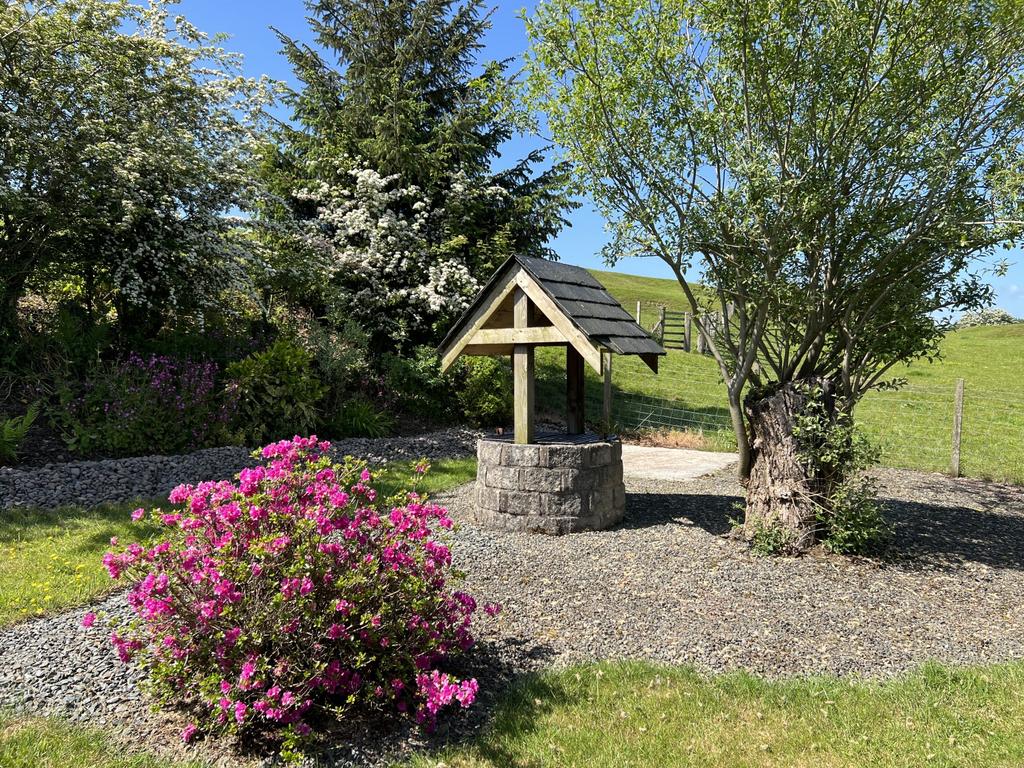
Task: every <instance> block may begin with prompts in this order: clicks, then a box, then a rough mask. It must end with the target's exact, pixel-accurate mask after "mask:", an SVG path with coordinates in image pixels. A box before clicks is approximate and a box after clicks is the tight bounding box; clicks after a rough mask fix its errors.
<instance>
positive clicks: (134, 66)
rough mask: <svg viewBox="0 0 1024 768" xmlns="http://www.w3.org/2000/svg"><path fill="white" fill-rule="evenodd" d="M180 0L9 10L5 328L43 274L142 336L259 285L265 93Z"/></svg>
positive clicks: (3, 174) (3, 35) (2, 105)
mask: <svg viewBox="0 0 1024 768" xmlns="http://www.w3.org/2000/svg"><path fill="white" fill-rule="evenodd" d="M173 4H174V3H173V2H172V1H169V0H153V2H149V3H147V4H146V5H136V4H134V3H132V2H129V0H63V2H59V3H55V2H45V1H43V2H34V1H30V0H10V2H7V3H5V4H4V5H3V6H2V7H0V178H2V181H0V336H2V337H6V338H11V336H12V335H13V334H14V332H15V329H16V307H17V302H18V300H19V298H20V297H21V296H22V295H23V294H24V292H25V291H26V289H27V288H28V287H30V286H32V285H37V286H46V285H52V284H54V283H55V282H59V283H61V284H62V285H64V286H65V287H66V289H69V290H71V291H72V292H77V293H78V295H81V296H83V297H84V299H85V301H86V302H87V303H89V304H90V305H92V304H93V302H97V301H103V302H109V304H110V305H112V306H113V307H115V308H116V310H117V314H118V317H119V320H120V322H121V324H122V326H123V327H124V328H126V329H128V330H130V331H132V332H133V333H135V334H138V335H145V334H149V333H152V332H154V331H155V330H156V329H158V328H159V325H160V323H161V321H162V319H163V317H164V316H165V313H166V312H167V311H168V310H173V309H200V310H201V309H204V308H209V307H211V306H214V305H218V304H220V303H221V302H223V301H224V300H225V297H226V296H227V295H229V294H231V293H233V292H238V291H247V290H248V285H249V277H248V276H249V270H250V262H251V260H252V259H253V258H254V256H253V255H252V254H253V251H252V248H251V247H249V245H248V244H247V242H246V239H244V238H242V237H240V236H239V232H238V228H239V226H240V225H241V224H242V222H243V219H242V218H240V217H239V214H240V212H242V211H244V210H246V209H247V208H250V207H251V205H250V203H251V198H252V196H253V194H254V187H253V183H252V181H251V168H252V167H253V157H254V150H255V147H256V144H255V141H256V139H257V134H256V130H257V126H258V123H259V115H260V114H261V111H262V107H263V106H264V104H265V102H266V101H267V98H268V95H269V91H270V88H269V87H268V85H267V84H266V83H262V82H256V81H252V80H248V79H245V78H243V77H241V76H240V74H239V66H240V64H241V61H240V58H239V57H238V56H237V55H235V54H230V53H226V52H225V51H223V50H222V49H221V48H220V46H219V44H220V40H219V39H216V38H209V37H207V36H206V35H204V34H203V33H201V32H200V31H198V30H197V29H195V28H194V27H193V26H192V25H191V24H189V23H188V22H187V21H186V20H185V19H183V18H181V17H176V16H173V15H172V14H171V7H172V5H173Z"/></svg>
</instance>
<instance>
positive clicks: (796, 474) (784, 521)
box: [744, 381, 821, 553]
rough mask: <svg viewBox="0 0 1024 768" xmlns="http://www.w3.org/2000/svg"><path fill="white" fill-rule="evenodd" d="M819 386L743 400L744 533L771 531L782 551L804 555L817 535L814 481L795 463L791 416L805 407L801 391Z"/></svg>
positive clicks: (801, 385) (798, 385) (797, 385)
mask: <svg viewBox="0 0 1024 768" xmlns="http://www.w3.org/2000/svg"><path fill="white" fill-rule="evenodd" d="M814 384H817V385H819V386H820V384H821V382H816V381H806V382H790V383H788V384H785V385H783V386H782V387H780V388H779V389H777V390H775V391H773V392H772V393H771V394H769V395H767V396H764V397H760V398H755V397H748V398H747V401H746V403H745V406H746V414H747V422H748V424H749V425H750V434H751V459H752V461H751V468H750V479H749V480H748V482H747V508H746V516H745V520H744V534H745V535H746V537H747V538H748V539H750V538H752V537H754V536H755V535H756V534H757V533H758V532H759V531H763V530H766V529H767V530H773V531H776V532H778V533H780V534H781V536H782V537H783V539H784V543H783V545H782V548H783V549H784V550H786V551H789V552H793V553H798V552H804V551H806V550H807V549H809V548H810V547H811V546H813V545H814V543H815V541H816V540H817V534H818V528H819V525H818V512H819V509H818V506H817V504H816V501H817V500H818V499H820V498H821V493H820V491H821V489H820V488H819V487H818V485H819V484H820V481H816V480H815V479H814V478H813V477H811V475H810V472H809V468H808V467H807V465H806V463H805V462H803V461H801V460H800V456H799V445H798V443H797V440H796V438H795V437H793V426H794V422H795V417H796V416H797V415H798V414H799V413H801V412H802V411H803V409H804V406H805V405H806V403H807V397H806V395H805V394H804V392H805V391H806V387H807V386H812V385H814Z"/></svg>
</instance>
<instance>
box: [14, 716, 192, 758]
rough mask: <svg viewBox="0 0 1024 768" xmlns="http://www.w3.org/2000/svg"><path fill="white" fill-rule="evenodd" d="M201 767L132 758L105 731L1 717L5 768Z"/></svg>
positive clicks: (33, 718)
mask: <svg viewBox="0 0 1024 768" xmlns="http://www.w3.org/2000/svg"><path fill="white" fill-rule="evenodd" d="M200 765H201V764H200V763H177V762H174V763H172V762H168V761H167V760H165V759H162V758H156V757H151V756H148V755H130V754H127V753H126V752H125V751H124V749H123V748H121V747H119V746H117V745H115V744H114V743H113V742H112V741H111V740H110V739H109V738H108V737H107V735H106V734H105V733H103V731H101V730H98V729H93V728H81V727H78V726H73V725H69V724H68V723H64V722H62V721H60V720H56V719H44V718H37V717H15V716H5V715H0V766H3V768H199V766H200Z"/></svg>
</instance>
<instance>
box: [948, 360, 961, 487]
mask: <svg viewBox="0 0 1024 768" xmlns="http://www.w3.org/2000/svg"><path fill="white" fill-rule="evenodd" d="M963 425H964V380H963V379H957V380H956V397H955V398H954V400H953V455H952V459H951V460H950V463H949V473H950V474H951V475H952V476H953V477H960V437H961V435H962V433H963Z"/></svg>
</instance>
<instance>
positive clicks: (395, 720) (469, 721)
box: [247, 637, 566, 766]
mask: <svg viewBox="0 0 1024 768" xmlns="http://www.w3.org/2000/svg"><path fill="white" fill-rule="evenodd" d="M553 655H554V651H553V650H552V649H551V647H550V646H548V645H546V644H543V643H537V642H535V641H533V640H532V639H526V638H510V637H503V638H501V639H500V640H498V641H496V642H491V641H481V642H479V643H478V644H477V645H476V646H475V647H474V648H473V649H472V650H470V651H469V652H468V653H467V654H466V655H464V656H462V657H461V658H458V659H455V660H454V661H453V662H452V664H451V665H450V666H449V667H448V668H447V670H446V671H448V672H450V673H451V674H452V675H454V676H455V677H458V678H460V679H468V678H475V679H476V680H477V682H478V683H479V684H480V689H479V693H478V694H477V699H476V702H475V703H474V704H473V705H472V707H470V708H469V709H468V710H465V711H464V710H460V709H458V707H455V706H453V708H451V709H449V710H447V711H446V712H444V713H442V714H441V715H440V716H439V719H438V724H437V729H436V730H435V731H434V732H433V733H430V734H426V733H424V732H423V731H422V730H421V729H420V728H419V726H417V725H416V724H415V723H413V722H412V720H411V718H408V717H400V716H397V715H388V716H381V715H380V714H379V713H378V714H376V715H373V714H371V715H365V716H362V717H360V716H358V715H356V716H349V717H347V718H346V719H345V720H344V721H340V722H331V723H323V724H322V725H321V727H323V729H324V739H323V741H322V743H321V748H320V749H319V751H317V752H316V754H315V757H314V759H313V762H312V764H313V765H316V766H327V765H337V764H342V765H348V764H358V765H362V764H364V763H367V764H374V765H376V764H388V765H391V764H393V763H396V762H397V764H403V763H402V762H401V761H403V760H406V759H407V758H409V757H410V756H411V755H410V751H411V750H415V752H416V754H417V755H420V756H423V755H428V756H429V755H435V754H440V753H441V752H443V750H445V749H447V748H456V747H459V746H461V745H465V744H468V743H470V742H472V743H477V744H478V743H479V737H480V736H481V734H482V733H484V732H485V731H486V730H487V729H488V728H492V727H494V726H495V725H500V727H501V732H502V733H504V732H506V731H508V732H510V733H515V734H524V733H529V732H532V731H533V730H535V729H536V728H537V727H538V725H537V724H538V722H539V719H540V717H541V716H542V715H543V714H545V713H547V712H550V711H551V710H552V709H554V708H555V707H558V706H560V705H564V704H565V703H566V697H565V695H564V694H562V693H560V691H558V690H557V689H555V688H553V687H551V686H549V685H548V684H547V683H545V682H544V680H543V678H541V677H539V676H538V674H537V672H538V671H539V670H540V669H542V668H544V667H546V666H548V665H549V664H550V660H551V659H552V657H553ZM529 670H535V671H529ZM538 686H539V687H538ZM549 688H550V690H548V689H549ZM247 746H248V748H249V751H250V752H251V753H252V754H260V753H261V752H265V751H266V748H265V745H264V747H263V748H262V749H261V748H260V746H259V745H257V744H255V743H253V744H249V745H247ZM486 754H487V755H488V757H490V758H491V759H492V760H494V762H495V764H496V765H510V764H511V763H512V762H513V760H512V758H513V756H512V755H511V754H506V753H505V752H504V751H503V750H502V748H501V747H500V746H495V745H494V743H493V740H490V739H489V740H487V749H486Z"/></svg>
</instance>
